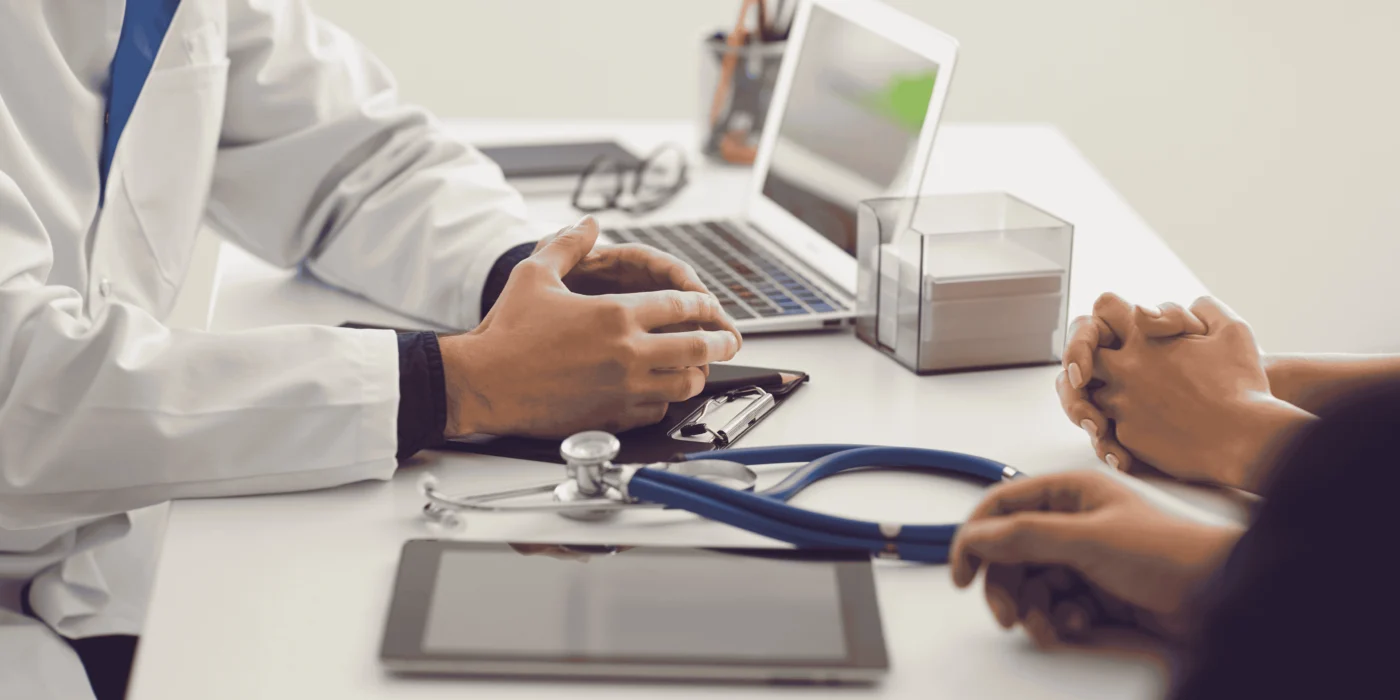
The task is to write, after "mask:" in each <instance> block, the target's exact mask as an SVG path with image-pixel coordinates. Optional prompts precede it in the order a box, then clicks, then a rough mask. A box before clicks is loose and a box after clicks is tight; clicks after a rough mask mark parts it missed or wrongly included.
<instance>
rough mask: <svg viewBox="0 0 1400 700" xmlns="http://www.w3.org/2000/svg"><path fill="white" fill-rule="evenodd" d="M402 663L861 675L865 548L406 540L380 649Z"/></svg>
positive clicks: (878, 669) (869, 674)
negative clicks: (717, 546)
mask: <svg viewBox="0 0 1400 700" xmlns="http://www.w3.org/2000/svg"><path fill="white" fill-rule="evenodd" d="M380 657H381V658H382V660H383V662H384V664H385V666H386V667H387V668H389V669H390V670H392V671H395V672H400V673H432V674H449V675H483V676H517V677H536V678H539V677H574V678H624V679H675V680H714V681H760V682H764V681H772V682H811V683H871V682H874V681H876V680H878V679H879V678H880V677H882V676H883V675H884V673H885V671H886V670H887V669H888V667H889V662H888V659H887V657H886V654H885V642H884V634H883V631H882V629H881V625H880V611H879V605H878V602H877V600H876V597H875V582H874V578H873V575H872V570H871V565H870V559H869V557H868V556H867V555H866V554H865V553H863V552H843V551H820V550H775V549H685V548H672V547H636V548H626V547H597V546H583V545H575V546H570V545H534V544H496V543H472V542H458V541H450V540H414V541H410V542H408V543H407V544H405V545H404V549H403V555H402V558H401V559H400V561H399V572H398V580H397V582H396V583H395V585H394V595H393V600H392V603H391V605H390V610H389V620H388V624H387V626H386V629H385V632H384V644H383V647H382V649H381V652H380Z"/></svg>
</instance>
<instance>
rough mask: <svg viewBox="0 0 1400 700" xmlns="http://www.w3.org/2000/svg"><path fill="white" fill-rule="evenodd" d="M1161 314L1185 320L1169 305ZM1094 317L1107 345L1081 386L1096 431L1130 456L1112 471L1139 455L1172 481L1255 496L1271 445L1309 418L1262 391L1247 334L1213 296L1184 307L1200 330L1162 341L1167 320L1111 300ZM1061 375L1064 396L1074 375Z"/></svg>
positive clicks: (1264, 384)
mask: <svg viewBox="0 0 1400 700" xmlns="http://www.w3.org/2000/svg"><path fill="white" fill-rule="evenodd" d="M1160 316H1161V317H1181V318H1188V317H1187V315H1186V314H1185V313H1184V312H1178V311H1176V310H1174V309H1172V310H1170V311H1169V312H1162V313H1161V314H1160ZM1095 318H1096V319H1098V320H1099V321H1101V322H1102V323H1103V324H1104V328H1106V329H1107V333H1109V334H1111V335H1112V336H1113V339H1114V342H1112V343H1109V344H1107V347H1104V345H1105V344H1104V343H1103V342H1100V343H1099V345H1100V347H1099V348H1098V349H1097V352H1095V353H1094V355H1093V359H1092V367H1091V372H1092V375H1090V376H1088V377H1084V376H1083V375H1080V377H1079V378H1080V380H1081V381H1080V389H1081V390H1086V391H1087V393H1088V396H1089V399H1090V401H1091V402H1092V405H1093V406H1094V407H1095V408H1096V409H1097V410H1098V411H1099V412H1100V415H1102V416H1103V417H1104V418H1106V419H1107V420H1106V421H1104V423H1103V424H1102V427H1100V430H1103V431H1107V430H1108V429H1109V428H1110V426H1111V430H1112V437H1113V438H1115V439H1116V440H1117V442H1118V443H1120V444H1121V445H1122V446H1123V447H1124V448H1126V450H1127V451H1128V452H1129V453H1130V454H1129V455H1124V456H1123V457H1120V458H1119V460H1117V461H1118V466H1119V467H1120V468H1127V467H1128V466H1129V462H1130V459H1140V460H1142V461H1145V462H1147V463H1149V464H1151V465H1153V466H1155V467H1157V468H1158V469H1161V470H1163V471H1165V472H1167V473H1168V474H1171V475H1172V476H1175V477H1178V478H1182V479H1190V480H1197V481H1208V482H1215V483H1221V484H1225V485H1227V486H1233V487H1237V488H1244V489H1248V490H1255V491H1257V490H1258V488H1259V484H1260V482H1261V481H1262V479H1263V477H1264V475H1265V473H1266V472H1267V468H1268V465H1269V464H1271V463H1272V461H1273V459H1272V454H1271V448H1273V447H1274V446H1276V445H1278V444H1280V443H1281V442H1282V441H1283V440H1284V439H1285V438H1286V437H1287V436H1288V435H1289V434H1291V432H1292V431H1293V430H1295V429H1296V428H1298V427H1299V426H1301V425H1302V424H1304V423H1306V422H1308V421H1309V420H1311V419H1312V418H1313V417H1312V416H1311V415H1310V414H1308V413H1307V412H1305V411H1302V410H1301V409H1298V408H1297V407H1295V406H1292V405H1291V404H1288V403H1286V402H1284V401H1281V400H1279V399H1277V398H1275V397H1274V396H1273V395H1272V394H1271V393H1270V391H1269V380H1268V376H1267V374H1266V373H1265V370H1264V363H1263V359H1262V357H1261V355H1260V351H1259V348H1258V345H1257V343H1256V342H1255V340H1254V334H1253V332H1252V331H1251V330H1250V329H1249V326H1248V325H1247V324H1246V323H1245V322H1244V321H1243V320H1242V319H1240V318H1239V317H1238V316H1236V315H1235V313H1234V312H1233V311H1231V310H1230V309H1229V308H1228V307H1226V306H1225V305H1224V304H1222V303H1220V302H1219V301H1216V300H1215V299H1212V298H1210V297H1203V298H1201V299H1199V300H1197V301H1196V303H1195V304H1193V305H1192V307H1191V309H1190V312H1189V319H1192V320H1196V321H1197V322H1198V323H1199V327H1194V328H1190V329H1188V330H1190V331H1193V332H1189V333H1187V334H1185V335H1181V336H1180V337H1166V338H1164V337H1162V336H1163V335H1165V333H1163V332H1161V331H1160V330H1159V329H1160V327H1161V326H1163V325H1172V324H1170V323H1164V322H1163V321H1161V320H1159V319H1158V318H1156V317H1153V315H1152V314H1151V313H1148V312H1146V311H1144V310H1143V309H1136V310H1135V309H1133V307H1131V306H1129V305H1128V304H1127V302H1124V301H1123V300H1121V299H1119V298H1118V297H1116V296H1113V295H1105V296H1104V297H1101V298H1100V302H1099V303H1098V304H1096V306H1095ZM1183 325H1185V324H1183ZM1101 330H1102V329H1101ZM1067 354H1068V350H1067ZM1078 361H1079V360H1078V359H1076V362H1078ZM1067 374H1068V373H1067ZM1066 379H1067V380H1068V381H1069V382H1070V384H1071V387H1069V389H1071V390H1072V389H1073V386H1072V385H1073V383H1074V377H1073V376H1067V377H1066ZM1065 394H1066V387H1064V386H1063V380H1062V386H1061V396H1062V398H1063V397H1064V396H1065ZM1086 427H1087V426H1086ZM1107 436H1108V433H1107V432H1104V433H1101V434H1100V435H1099V436H1098V437H1099V438H1100V440H1102V439H1103V438H1104V437H1107ZM1099 447H1100V449H1111V448H1106V447H1105V446H1104V445H1102V444H1100V446H1099ZM1110 454H1111V453H1110ZM1112 461H1114V460H1110V462H1112Z"/></svg>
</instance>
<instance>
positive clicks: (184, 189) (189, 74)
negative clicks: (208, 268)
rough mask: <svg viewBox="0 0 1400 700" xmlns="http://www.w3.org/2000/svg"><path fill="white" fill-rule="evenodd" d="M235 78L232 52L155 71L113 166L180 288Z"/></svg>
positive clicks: (166, 274)
mask: <svg viewBox="0 0 1400 700" xmlns="http://www.w3.org/2000/svg"><path fill="white" fill-rule="evenodd" d="M227 82H228V59H226V58H224V59H220V60H217V61H215V62H212V63H204V64H197V65H182V66H178V67H174V68H168V69H163V70H157V71H154V72H152V73H151V75H150V77H148V78H147V79H146V85H145V86H144V87H143V88H142V90H141V96H140V98H139V99H138V102H137V104H136V109H135V110H133V112H132V115H131V121H130V122H129V123H128V124H127V127H126V130H125V131H123V132H122V136H121V141H120V142H119V143H118V146H117V155H116V157H115V158H114V162H113V168H114V169H120V170H121V173H122V178H123V180H124V182H125V183H126V188H125V189H126V192H127V197H128V199H129V201H130V202H131V207H132V209H133V210H134V211H135V215H136V219H137V221H138V222H139V224H140V228H141V232H142V234H143V235H144V236H145V239H146V243H147V246H148V248H149V250H150V253H151V255H152V256H154V258H155V263H156V265H157V266H158V267H159V269H160V273H161V276H162V277H163V278H164V280H165V282H167V283H168V284H169V285H171V287H173V288H175V289H178V288H179V287H180V285H181V284H182V283H183V282H184V274H185V268H186V265H187V264H188V262H189V256H190V254H191V252H192V251H193V249H194V243H195V237H196V234H197V233H198V231H199V224H200V221H201V220H202V219H203V216H204V207H205V205H206V203H207V202H208V198H209V185H210V181H211V179H212V177H213V172H214V158H215V154H216V152H217V150H218V143H219V132H220V128H221V126H222V123H223V113H224V93H225V88H226V86H227Z"/></svg>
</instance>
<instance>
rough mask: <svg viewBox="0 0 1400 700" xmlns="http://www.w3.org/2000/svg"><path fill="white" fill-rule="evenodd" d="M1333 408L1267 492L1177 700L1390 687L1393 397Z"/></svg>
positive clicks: (1181, 679)
mask: <svg viewBox="0 0 1400 700" xmlns="http://www.w3.org/2000/svg"><path fill="white" fill-rule="evenodd" d="M1333 410H1334V411H1335V412H1328V414H1327V417H1326V418H1324V419H1322V420H1320V421H1318V422H1317V423H1314V424H1313V426H1312V427H1311V428H1310V429H1309V430H1307V431H1306V432H1305V433H1304V434H1302V435H1300V436H1299V437H1298V438H1297V439H1296V440H1295V441H1294V442H1293V444H1292V446H1291V449H1289V450H1288V451H1286V453H1285V454H1284V456H1283V458H1282V461H1281V462H1280V464H1279V466H1278V468H1277V471H1276V472H1275V473H1274V475H1273V477H1272V478H1271V480H1270V483H1269V484H1267V485H1266V488H1265V489H1264V497H1265V501H1264V503H1263V505H1262V506H1261V507H1260V508H1259V511H1258V515H1257V517H1256V518H1255V521H1254V523H1253V525H1252V526H1251V527H1250V529H1249V531H1248V532H1247V533H1246V534H1245V535H1244V536H1243V537H1241V538H1240V541H1239V543H1238V544H1237V545H1236V546H1235V549H1234V551H1233V552H1232V553H1231V555H1230V557H1229V559H1228V560H1227V562H1226V564H1225V565H1224V566H1223V567H1222V569H1221V571H1220V572H1219V574H1218V577H1217V579H1216V581H1215V584H1216V585H1215V586H1214V587H1213V590H1212V592H1211V594H1210V596H1209V598H1208V599H1207V600H1206V601H1205V606H1206V607H1205V609H1206V613H1205V615H1204V618H1203V620H1202V621H1201V625H1200V629H1199V630H1198V632H1197V633H1196V635H1195V637H1194V639H1192V641H1191V643H1190V645H1189V648H1188V649H1187V650H1186V651H1185V652H1184V653H1183V654H1182V656H1181V658H1180V659H1179V662H1180V663H1179V665H1178V666H1177V667H1176V668H1175V669H1174V673H1173V676H1174V681H1175V682H1174V688H1173V693H1172V697H1173V698H1178V699H1180V700H1187V699H1190V700H1200V699H1203V698H1295V697H1296V698H1334V697H1335V698H1342V697H1347V698H1351V697H1356V698H1360V697H1375V696H1376V695H1377V694H1378V693H1379V694H1385V693H1388V692H1392V691H1393V690H1394V685H1393V684H1394V678H1393V671H1392V670H1391V668H1392V664H1394V663H1395V660H1394V658H1393V657H1394V652H1395V651H1396V650H1397V649H1400V646H1397V645H1396V643H1395V634H1396V633H1397V631H1400V630H1398V629H1397V623H1400V614H1397V605H1396V599H1395V593H1394V591H1395V590H1396V584H1397V582H1398V581H1400V580H1397V578H1396V576H1395V574H1394V572H1395V570H1396V569H1395V554H1396V552H1397V547H1396V540H1395V536H1396V534H1397V533H1400V527H1397V524H1396V523H1397V519H1396V515H1397V511H1400V458H1397V457H1400V386H1389V387H1380V388H1377V389H1376V390H1375V391H1373V392H1371V393H1368V394H1366V395H1363V396H1357V397H1353V398H1351V399H1349V400H1347V401H1345V402H1344V403H1342V404H1339V405H1337V406H1335V407H1334V409H1333ZM1382 640H1389V641H1382ZM1387 687H1389V688H1391V689H1392V690H1391V691H1384V690H1381V689H1383V688H1387Z"/></svg>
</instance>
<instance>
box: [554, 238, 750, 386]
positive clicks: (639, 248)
mask: <svg viewBox="0 0 1400 700" xmlns="http://www.w3.org/2000/svg"><path fill="white" fill-rule="evenodd" d="M577 226H587V227H592V228H593V229H595V230H596V229H597V227H598V223H597V221H596V220H595V219H594V218H593V217H592V216H586V217H584V218H583V220H582V221H580V222H579V223H578V224H575V227H577ZM572 228H573V227H570V228H566V229H562V230H561V231H559V232H558V233H556V234H555V235H554V236H552V237H550V238H545V239H543V240H541V241H540V242H539V243H537V244H536V245H535V252H536V253H538V252H539V251H541V250H543V249H544V247H545V246H547V245H549V243H550V241H552V240H554V238H555V237H557V236H559V235H562V234H563V233H565V232H567V231H569V230H571V229H572ZM564 286H566V287H568V288H569V291H571V292H575V293H578V294H587V295H590V296H592V295H600V294H631V293H636V292H656V291H662V290H666V289H675V290H679V291H682V292H699V293H702V294H711V293H712V292H710V290H709V289H707V288H706V287H705V283H704V282H702V281H700V276H699V275H697V274H695V268H693V267H691V266H690V264H689V263H687V262H685V261H684V260H681V259H680V258H677V257H676V256H674V255H671V254H670V253H667V252H664V251H661V250H658V249H656V248H653V247H651V246H649V245H643V244H640V243H624V244H619V245H599V244H597V243H595V244H594V246H593V248H592V249H591V250H589V251H588V255H585V256H584V257H583V259H582V260H580V261H579V262H578V264H577V265H575V266H574V268H573V269H572V270H570V271H569V273H568V274H567V275H564ZM696 329H702V330H711V331H717V330H726V331H730V332H732V333H734V335H735V336H739V330H738V329H737V328H735V327H734V321H733V320H731V319H730V318H729V315H728V314H721V317H720V319H719V320H718V321H716V322H714V323H707V324H703V325H696V324H681V325H677V326H674V327H670V328H662V329H659V330H660V331H661V332H671V331H690V330H696ZM742 342H743V338H742V336H740V343H741V344H742ZM702 369H703V370H704V371H705V373H706V375H708V374H709V367H708V366H706V367H703V368H702Z"/></svg>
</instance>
